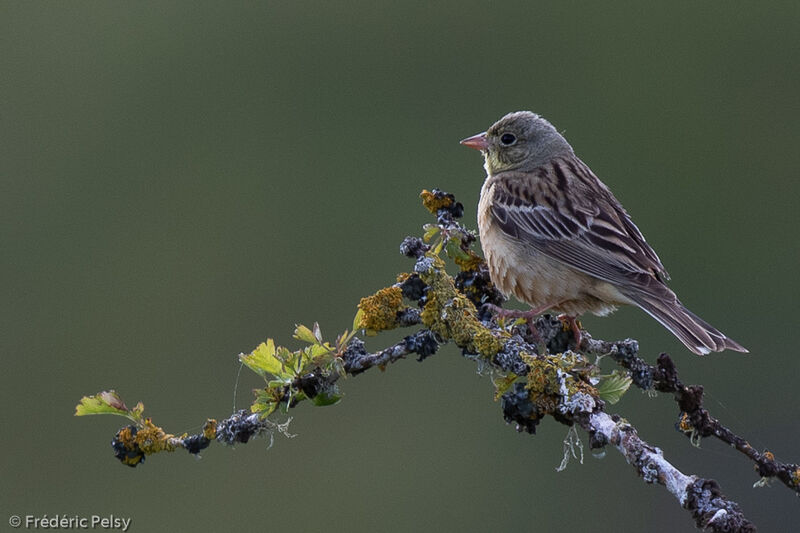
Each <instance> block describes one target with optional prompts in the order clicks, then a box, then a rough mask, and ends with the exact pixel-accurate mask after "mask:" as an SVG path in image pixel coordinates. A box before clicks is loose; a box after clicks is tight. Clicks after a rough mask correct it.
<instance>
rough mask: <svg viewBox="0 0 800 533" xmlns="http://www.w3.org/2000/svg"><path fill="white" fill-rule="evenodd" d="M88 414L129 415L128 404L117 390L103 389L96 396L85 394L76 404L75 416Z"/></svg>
mask: <svg viewBox="0 0 800 533" xmlns="http://www.w3.org/2000/svg"><path fill="white" fill-rule="evenodd" d="M86 415H119V416H128V406H126V405H125V402H123V401H122V398H121V397H120V396H119V394H117V393H116V392H115V391H113V390H108V391H103V392H100V393H98V394H95V395H94V396H84V397H83V398H81V401H80V403H79V404H78V405H76V406H75V416H86Z"/></svg>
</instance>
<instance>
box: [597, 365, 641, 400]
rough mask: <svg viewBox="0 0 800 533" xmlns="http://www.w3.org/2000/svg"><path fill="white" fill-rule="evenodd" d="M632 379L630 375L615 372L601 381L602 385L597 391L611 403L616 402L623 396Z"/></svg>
mask: <svg viewBox="0 0 800 533" xmlns="http://www.w3.org/2000/svg"><path fill="white" fill-rule="evenodd" d="M632 381H633V380H632V379H631V377H630V376H628V375H626V374H623V373H620V372H614V373H612V374H611V375H610V376H608V377H607V378H605V379H604V380H603V381H602V382H601V383H600V386H598V387H597V393H598V394H599V395H600V398H602V399H603V400H605V401H607V402H608V403H610V404H615V403H617V402H618V401H619V399H620V398H622V395H623V394H625V392H626V391H627V390H628V387H630V386H631V382H632Z"/></svg>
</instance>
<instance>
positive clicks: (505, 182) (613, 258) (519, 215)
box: [492, 158, 668, 292]
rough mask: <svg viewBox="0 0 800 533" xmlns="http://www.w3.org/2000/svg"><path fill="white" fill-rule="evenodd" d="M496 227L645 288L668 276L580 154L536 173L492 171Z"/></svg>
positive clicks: (603, 275) (574, 263)
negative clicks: (500, 172) (495, 172)
mask: <svg viewBox="0 0 800 533" xmlns="http://www.w3.org/2000/svg"><path fill="white" fill-rule="evenodd" d="M494 181H495V184H494V189H495V190H494V195H493V198H494V202H493V203H492V214H493V215H494V218H495V220H496V221H497V223H498V225H499V226H500V228H501V229H502V230H503V231H504V232H505V233H507V234H508V235H511V236H513V237H516V238H518V239H520V240H523V241H525V242H527V243H529V244H530V245H532V246H533V247H534V248H536V249H537V250H539V251H540V252H542V253H544V254H546V255H548V256H550V257H553V258H554V259H557V260H559V261H562V262H564V263H566V264H568V265H570V266H571V267H573V268H576V269H578V270H581V271H583V272H585V273H587V274H590V275H592V276H595V277H598V278H600V279H603V280H606V281H609V282H611V283H614V284H618V285H623V286H627V285H630V284H634V286H636V287H638V288H640V289H642V290H645V291H646V292H649V291H647V288H646V287H647V286H648V285H650V282H652V281H653V279H652V278H653V277H655V278H656V279H658V280H663V279H668V275H667V273H666V271H665V270H664V267H663V265H662V264H661V261H660V260H659V259H658V256H657V255H656V253H655V252H654V251H653V249H652V248H651V247H650V245H648V244H647V242H645V240H644V237H643V236H642V234H641V232H640V231H639V229H638V228H637V227H636V225H635V224H634V223H633V221H631V219H630V217H629V216H628V214H627V213H626V212H625V210H624V209H623V208H622V206H621V205H620V203H619V202H618V201H617V199H616V198H614V196H613V195H612V194H611V192H610V191H609V190H608V189H607V188H606V187H605V186H604V185H603V184H602V183H601V182H600V181H599V180H598V179H597V178H596V177H595V176H594V174H592V172H591V170H589V167H587V166H586V165H585V164H583V162H581V161H580V160H579V159H577V158H575V159H568V160H567V159H554V160H553V161H552V162H551V163H550V164H548V165H547V166H546V167H542V168H540V169H538V171H537V172H536V173H531V174H528V173H515V172H507V173H503V174H500V175H498V176H495V177H494Z"/></svg>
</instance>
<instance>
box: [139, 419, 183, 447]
mask: <svg viewBox="0 0 800 533" xmlns="http://www.w3.org/2000/svg"><path fill="white" fill-rule="evenodd" d="M174 437H175V436H174V435H170V434H169V433H166V432H165V431H164V430H163V429H161V428H160V427H158V426H156V425H155V424H153V422H152V421H151V420H150V419H149V418H146V419H145V420H144V427H143V428H140V429H139V431H138V432H137V433H136V444H137V445H138V446H139V449H140V450H142V451H143V452H144V453H145V454H146V455H150V454H151V453H158V452H162V451H167V452H171V451H174V450H175V448H176V446H175V442H174V440H173V439H174Z"/></svg>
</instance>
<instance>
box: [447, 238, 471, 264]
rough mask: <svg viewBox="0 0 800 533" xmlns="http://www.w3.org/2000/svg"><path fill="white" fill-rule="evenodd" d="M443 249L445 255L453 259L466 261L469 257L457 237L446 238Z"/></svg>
mask: <svg viewBox="0 0 800 533" xmlns="http://www.w3.org/2000/svg"><path fill="white" fill-rule="evenodd" d="M444 251H445V252H446V253H447V256H448V257H449V258H450V259H453V260H455V259H461V260H462V261H466V260H467V259H469V255H468V254H467V253H466V252H465V251H464V250H462V249H461V240H459V239H455V238H451V239H448V240H447V244H446V245H445V249H444Z"/></svg>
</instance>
